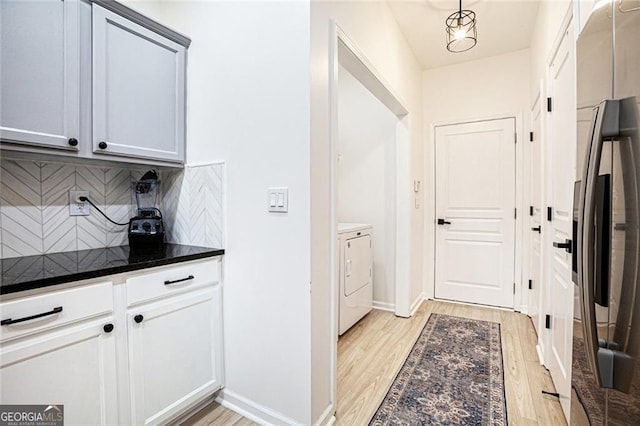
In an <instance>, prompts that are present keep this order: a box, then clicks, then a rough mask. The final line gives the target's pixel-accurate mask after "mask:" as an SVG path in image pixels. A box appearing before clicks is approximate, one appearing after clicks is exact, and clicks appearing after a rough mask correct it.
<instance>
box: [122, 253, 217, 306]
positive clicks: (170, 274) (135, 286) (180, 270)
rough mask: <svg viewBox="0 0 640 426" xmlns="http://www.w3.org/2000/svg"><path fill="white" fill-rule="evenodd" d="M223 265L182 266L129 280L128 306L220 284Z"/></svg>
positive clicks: (202, 262) (187, 264)
mask: <svg viewBox="0 0 640 426" xmlns="http://www.w3.org/2000/svg"><path fill="white" fill-rule="evenodd" d="M219 265H220V262H219V261H218V260H217V259H214V260H211V259H208V260H205V261H197V262H189V263H182V264H180V265H179V266H175V265H174V266H171V267H167V268H163V269H161V270H158V271H156V272H151V273H146V274H141V275H137V276H133V277H131V278H128V279H127V285H126V289H127V305H128V306H132V305H136V304H138V303H142V302H146V301H148V300H154V299H160V298H163V297H167V296H171V295H173V294H179V293H182V292H185V291H190V290H193V289H196V288H201V287H204V286H207V285H213V284H215V283H217V282H218V281H219V280H220V266H219Z"/></svg>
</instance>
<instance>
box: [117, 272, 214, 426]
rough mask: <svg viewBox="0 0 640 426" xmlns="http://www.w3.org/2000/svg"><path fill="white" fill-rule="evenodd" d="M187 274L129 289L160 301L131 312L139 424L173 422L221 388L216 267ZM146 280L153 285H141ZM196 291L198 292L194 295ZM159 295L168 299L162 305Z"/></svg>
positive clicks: (151, 278) (155, 277)
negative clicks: (146, 291) (142, 288)
mask: <svg viewBox="0 0 640 426" xmlns="http://www.w3.org/2000/svg"><path fill="white" fill-rule="evenodd" d="M182 269H183V270H182V271H180V272H182V273H183V274H182V275H180V274H178V276H176V274H175V272H176V271H175V270H167V271H166V274H162V273H161V274H158V273H154V274H149V275H148V276H146V277H145V276H143V277H138V278H136V279H134V280H130V282H128V284H127V285H129V286H132V285H137V286H144V288H147V289H152V291H149V292H148V293H147V295H148V296H149V298H151V299H153V300H155V301H152V302H148V303H142V304H139V305H137V306H133V307H130V308H128V310H127V338H128V349H129V375H130V384H131V402H132V404H131V416H132V419H133V423H134V424H139V425H142V424H158V423H165V422H167V421H170V420H172V419H173V418H174V417H175V415H176V414H177V413H180V412H182V411H184V409H186V408H188V407H189V406H192V405H194V404H195V403H197V402H199V401H201V400H202V399H203V398H205V397H207V396H208V395H211V394H212V393H213V392H215V391H216V390H218V389H220V388H221V387H222V357H221V355H222V353H221V349H222V329H221V327H220V325H221V324H222V319H221V309H220V300H221V295H220V285H219V284H218V283H217V279H214V277H216V276H217V274H218V269H217V264H213V263H211V262H209V263H208V264H201V265H194V266H193V268H182ZM163 275H164V276H163ZM181 277H182V278H181ZM191 277H193V278H191ZM183 279H184V280H183ZM141 280H142V281H144V280H147V281H148V282H137V281H141ZM132 281H135V282H137V283H136V284H134V283H133V282H132ZM159 283H163V284H162V287H158V286H157V284H159ZM164 283H167V284H164ZM154 285H155V287H156V288H155V291H153V289H154ZM191 285H194V286H195V288H196V289H195V290H191V291H189V290H188V289H189V286H191ZM171 286H176V287H171ZM203 286H204V287H203ZM128 290H129V289H128ZM167 291H169V292H172V291H175V292H176V293H169V294H167ZM131 293H132V292H130V294H131ZM158 295H162V296H164V298H163V299H159V300H158V299H157V298H156V297H155V296H158Z"/></svg>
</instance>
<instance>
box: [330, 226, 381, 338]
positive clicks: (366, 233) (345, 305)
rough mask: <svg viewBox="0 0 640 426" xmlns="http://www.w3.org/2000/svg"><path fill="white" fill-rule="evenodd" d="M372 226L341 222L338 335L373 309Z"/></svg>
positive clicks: (339, 235)
mask: <svg viewBox="0 0 640 426" xmlns="http://www.w3.org/2000/svg"><path fill="white" fill-rule="evenodd" d="M371 231H372V229H371V225H368V224H363V223H339V224H338V247H339V253H338V257H339V266H338V282H339V283H340V291H339V293H340V296H339V297H338V305H339V310H338V334H339V335H342V334H343V333H344V332H345V331H347V330H348V329H349V328H351V327H352V326H353V325H354V324H355V323H356V322H358V321H359V320H360V319H361V318H362V317H364V316H365V315H366V314H367V313H368V312H369V311H371V309H372V307H373V250H372V242H371V236H372V235H371V234H372V232H371Z"/></svg>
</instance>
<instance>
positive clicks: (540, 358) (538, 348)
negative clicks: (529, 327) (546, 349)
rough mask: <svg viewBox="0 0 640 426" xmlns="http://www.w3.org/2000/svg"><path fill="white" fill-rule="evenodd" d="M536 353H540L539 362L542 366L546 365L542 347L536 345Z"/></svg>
mask: <svg viewBox="0 0 640 426" xmlns="http://www.w3.org/2000/svg"><path fill="white" fill-rule="evenodd" d="M536 352H537V353H538V362H539V363H540V365H544V355H542V349H540V345H536Z"/></svg>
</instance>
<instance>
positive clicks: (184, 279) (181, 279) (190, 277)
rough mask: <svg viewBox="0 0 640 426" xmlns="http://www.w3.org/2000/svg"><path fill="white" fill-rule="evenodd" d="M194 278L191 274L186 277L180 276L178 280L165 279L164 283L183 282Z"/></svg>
mask: <svg viewBox="0 0 640 426" xmlns="http://www.w3.org/2000/svg"><path fill="white" fill-rule="evenodd" d="M194 278H195V277H194V276H193V275H189V276H188V277H186V278H180V279H179V280H173V281H169V280H167V281H165V282H164V285H169V284H176V283H181V282H183V281H189V280H192V279H194Z"/></svg>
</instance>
